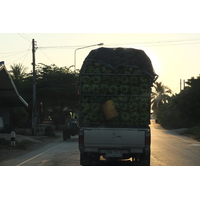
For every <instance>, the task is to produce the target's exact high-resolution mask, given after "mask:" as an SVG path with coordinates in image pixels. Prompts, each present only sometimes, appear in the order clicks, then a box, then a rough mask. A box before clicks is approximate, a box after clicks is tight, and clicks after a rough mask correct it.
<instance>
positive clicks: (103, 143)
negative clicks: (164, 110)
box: [78, 48, 157, 165]
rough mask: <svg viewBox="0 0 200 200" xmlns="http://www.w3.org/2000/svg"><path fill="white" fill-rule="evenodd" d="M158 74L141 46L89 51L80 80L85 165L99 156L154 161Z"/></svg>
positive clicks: (83, 160) (81, 132)
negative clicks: (154, 97) (152, 121)
mask: <svg viewBox="0 0 200 200" xmlns="http://www.w3.org/2000/svg"><path fill="white" fill-rule="evenodd" d="M156 77H157V75H156V74H155V72H154V69H153V67H152V64H151V61H150V59H149V57H148V56H147V55H146V54H145V53H144V51H142V50H137V49H131V48H127V49H124V48H115V49H113V48H99V49H97V50H93V51H91V52H90V54H89V55H88V56H87V57H86V59H85V60H84V63H83V66H82V68H81V71H80V76H79V84H78V86H79V97H80V102H79V125H80V132H79V150H80V164H81V165H92V163H93V161H98V160H99V159H100V157H101V156H102V157H104V158H105V159H109V160H116V159H120V160H121V159H129V158H131V160H132V162H133V163H135V162H137V163H139V164H141V165H150V143H151V131H150V127H149V124H150V102H151V87H152V85H153V82H154V81H155V80H156Z"/></svg>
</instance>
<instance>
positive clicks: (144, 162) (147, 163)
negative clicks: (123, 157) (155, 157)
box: [139, 154, 150, 166]
mask: <svg viewBox="0 0 200 200" xmlns="http://www.w3.org/2000/svg"><path fill="white" fill-rule="evenodd" d="M139 164H140V166H150V154H149V155H146V156H143V157H142V158H140V161H139Z"/></svg>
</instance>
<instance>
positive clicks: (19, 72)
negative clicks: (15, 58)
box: [9, 63, 27, 81]
mask: <svg viewBox="0 0 200 200" xmlns="http://www.w3.org/2000/svg"><path fill="white" fill-rule="evenodd" d="M10 67H11V70H10V71H9V72H10V73H11V76H12V78H13V80H15V81H22V80H23V79H24V78H25V76H26V69H27V68H26V67H24V66H23V65H22V64H20V63H19V64H13V65H11V66H10Z"/></svg>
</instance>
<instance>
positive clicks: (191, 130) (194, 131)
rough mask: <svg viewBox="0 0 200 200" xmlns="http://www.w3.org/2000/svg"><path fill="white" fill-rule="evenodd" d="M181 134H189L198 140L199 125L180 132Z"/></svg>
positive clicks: (199, 137)
mask: <svg viewBox="0 0 200 200" xmlns="http://www.w3.org/2000/svg"><path fill="white" fill-rule="evenodd" d="M182 134H183V135H191V136H193V137H194V138H195V139H197V140H200V126H194V127H192V128H189V129H188V130H186V131H184V132H183V133H182Z"/></svg>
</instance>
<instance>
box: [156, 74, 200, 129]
mask: <svg viewBox="0 0 200 200" xmlns="http://www.w3.org/2000/svg"><path fill="white" fill-rule="evenodd" d="M187 84H188V87H186V88H185V89H184V90H182V91H181V92H180V93H179V94H176V95H174V96H173V97H171V98H169V99H168V102H165V103H163V104H162V105H160V106H159V107H158V111H157V118H158V121H159V123H160V124H161V125H162V126H163V127H165V128H169V129H171V128H183V127H187V128H188V127H193V126H195V125H198V124H200V77H197V78H196V79H194V78H191V79H189V80H188V82H187Z"/></svg>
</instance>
